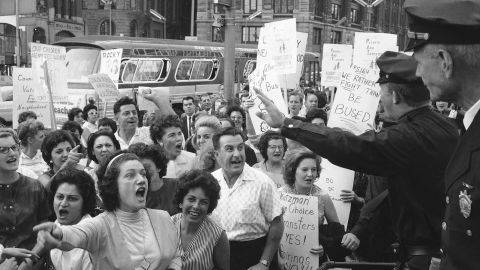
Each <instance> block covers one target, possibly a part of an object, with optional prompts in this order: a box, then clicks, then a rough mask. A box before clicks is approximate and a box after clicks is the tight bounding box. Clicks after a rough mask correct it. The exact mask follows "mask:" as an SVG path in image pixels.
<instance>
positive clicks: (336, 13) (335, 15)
mask: <svg viewBox="0 0 480 270" xmlns="http://www.w3.org/2000/svg"><path fill="white" fill-rule="evenodd" d="M341 10H342V6H341V5H340V4H335V3H332V19H334V20H340V13H341Z"/></svg>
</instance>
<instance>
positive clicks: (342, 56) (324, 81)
mask: <svg viewBox="0 0 480 270" xmlns="http://www.w3.org/2000/svg"><path fill="white" fill-rule="evenodd" d="M352 51H353V48H352V45H345V44H323V54H322V77H321V82H320V84H321V86H324V87H338V84H339V83H340V79H341V75H342V71H344V70H346V69H348V68H349V67H350V65H351V64H352Z"/></svg>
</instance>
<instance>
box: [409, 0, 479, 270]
mask: <svg viewBox="0 0 480 270" xmlns="http://www.w3.org/2000/svg"><path fill="white" fill-rule="evenodd" d="M404 8H405V11H406V13H407V16H408V22H409V32H408V37H409V38H410V42H409V46H408V48H409V49H413V51H414V54H413V56H414V57H415V59H416V60H417V61H418V68H417V75H418V76H421V77H422V79H423V82H424V83H425V85H426V86H427V87H428V90H430V94H431V96H432V99H433V100H434V101H438V100H441V101H447V102H453V103H455V104H457V105H459V106H460V107H461V108H462V109H464V110H465V111H466V113H465V116H464V119H463V125H464V128H465V130H466V131H465V132H464V134H463V135H462V137H461V139H460V142H459V144H458V146H457V148H456V150H455V152H454V153H453V155H452V157H451V159H450V163H449V164H448V166H447V169H446V173H445V190H446V194H447V196H446V197H445V198H444V200H445V202H446V210H445V218H444V220H443V222H442V223H441V224H442V225H441V226H442V250H443V255H444V258H443V260H442V267H441V268H442V269H449V270H450V269H452V270H460V269H461V270H470V269H471V270H473V269H479V267H480V256H479V255H480V151H478V150H479V149H480V139H479V138H480V113H479V110H480V88H479V85H480V76H479V70H480V20H479V18H480V1H479V0H472V1H466V0H458V1H453V0H438V1H433V0H406V1H405V4H404Z"/></svg>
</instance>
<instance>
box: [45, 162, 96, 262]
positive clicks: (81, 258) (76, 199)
mask: <svg viewBox="0 0 480 270" xmlns="http://www.w3.org/2000/svg"><path fill="white" fill-rule="evenodd" d="M49 199H50V205H53V211H54V212H55V216H56V217H57V219H56V220H55V224H57V225H59V226H65V225H74V224H77V223H79V222H80V221H82V220H85V219H90V218H92V217H91V216H90V214H93V211H94V209H95V184H94V183H93V180H92V178H91V177H90V176H89V175H88V174H87V173H85V172H83V171H79V170H75V169H71V168H65V169H62V170H60V171H59V172H58V173H57V174H56V175H55V176H54V177H53V179H52V182H51V185H50V198H49ZM50 261H51V265H52V266H53V267H54V268H55V269H59V270H60V269H72V270H73V269H78V270H88V269H93V266H92V262H91V260H90V254H89V253H88V252H87V251H86V250H83V249H78V248H76V249H73V250H71V251H68V252H65V251H62V250H60V249H52V250H51V251H50Z"/></svg>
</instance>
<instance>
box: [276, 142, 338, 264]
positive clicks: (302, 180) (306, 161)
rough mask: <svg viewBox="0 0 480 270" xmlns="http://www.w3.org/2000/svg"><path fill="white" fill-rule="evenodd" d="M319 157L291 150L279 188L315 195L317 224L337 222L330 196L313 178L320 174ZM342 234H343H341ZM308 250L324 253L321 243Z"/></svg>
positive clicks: (321, 254)
mask: <svg viewBox="0 0 480 270" xmlns="http://www.w3.org/2000/svg"><path fill="white" fill-rule="evenodd" d="M320 171H321V167H320V159H319V158H318V157H317V155H315V154H314V153H312V152H310V151H293V152H291V153H290V154H289V155H287V158H286V161H285V172H284V173H283V179H284V181H285V185H284V186H283V187H281V188H280V189H279V190H280V192H283V193H290V194H296V195H305V196H315V197H317V198H318V225H319V226H321V225H322V224H323V222H324V220H325V218H326V219H327V222H328V224H332V223H336V224H339V221H338V216H337V212H336V210H335V207H334V206H333V202H332V199H330V196H329V195H328V194H327V193H326V192H325V191H323V190H322V189H321V188H319V187H318V186H316V185H315V184H314V183H315V180H316V179H317V178H318V176H319V175H320ZM342 236H343V234H342ZM310 252H312V253H314V254H320V257H322V256H323V254H324V249H323V246H322V243H320V242H319V244H318V246H314V247H312V249H311V250H310Z"/></svg>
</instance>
